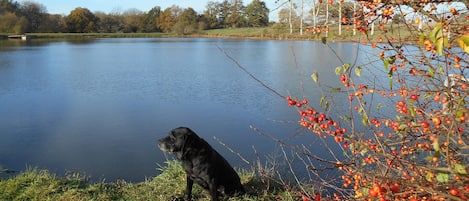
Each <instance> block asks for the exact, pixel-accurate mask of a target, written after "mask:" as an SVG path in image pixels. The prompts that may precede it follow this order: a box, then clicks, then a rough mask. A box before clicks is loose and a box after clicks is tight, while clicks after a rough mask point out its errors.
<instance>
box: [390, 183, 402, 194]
mask: <svg viewBox="0 0 469 201" xmlns="http://www.w3.org/2000/svg"><path fill="white" fill-rule="evenodd" d="M389 189H390V190H391V191H392V192H393V193H399V191H400V190H401V189H400V187H399V184H398V183H394V184H393V185H391V186H390V187H389Z"/></svg>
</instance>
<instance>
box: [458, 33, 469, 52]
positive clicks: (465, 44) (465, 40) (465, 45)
mask: <svg viewBox="0 0 469 201" xmlns="http://www.w3.org/2000/svg"><path fill="white" fill-rule="evenodd" d="M458 43H459V47H461V49H462V50H464V52H466V53H468V54H469V34H468V35H463V36H461V37H459V38H458Z"/></svg>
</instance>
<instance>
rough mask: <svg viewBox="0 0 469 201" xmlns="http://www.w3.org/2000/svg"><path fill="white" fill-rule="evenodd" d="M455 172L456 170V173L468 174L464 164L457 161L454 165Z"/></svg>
mask: <svg viewBox="0 0 469 201" xmlns="http://www.w3.org/2000/svg"><path fill="white" fill-rule="evenodd" d="M454 172H456V174H462V175H467V171H466V168H465V167H464V166H463V165H461V164H459V163H456V164H455V165H454Z"/></svg>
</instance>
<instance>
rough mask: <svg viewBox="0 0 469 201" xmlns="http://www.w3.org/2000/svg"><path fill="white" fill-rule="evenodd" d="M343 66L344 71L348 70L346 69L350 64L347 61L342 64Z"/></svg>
mask: <svg viewBox="0 0 469 201" xmlns="http://www.w3.org/2000/svg"><path fill="white" fill-rule="evenodd" d="M342 66H343V67H344V73H345V72H347V71H348V69H349V68H350V64H349V63H346V64H344V65H342Z"/></svg>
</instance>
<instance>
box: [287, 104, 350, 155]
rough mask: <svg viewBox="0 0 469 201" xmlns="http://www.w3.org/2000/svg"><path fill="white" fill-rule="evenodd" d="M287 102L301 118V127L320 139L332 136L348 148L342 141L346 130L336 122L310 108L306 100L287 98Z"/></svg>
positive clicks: (346, 143)
mask: <svg viewBox="0 0 469 201" xmlns="http://www.w3.org/2000/svg"><path fill="white" fill-rule="evenodd" d="M287 101H288V105H289V106H295V107H297V109H298V113H299V114H300V116H301V119H300V125H301V126H303V127H305V128H307V129H308V130H311V131H312V132H313V133H316V134H318V135H319V136H321V137H326V135H330V136H334V140H335V141H336V142H338V143H344V144H343V146H344V148H348V142H346V141H344V134H345V133H346V132H347V129H346V128H344V127H341V126H340V125H339V123H338V122H337V121H334V120H332V119H331V118H329V117H327V115H326V114H325V113H320V112H318V111H316V110H315V109H313V108H312V107H310V106H309V105H308V100H306V99H304V100H302V101H299V100H297V99H296V98H292V97H290V96H288V97H287ZM325 134H326V135H325Z"/></svg>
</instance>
